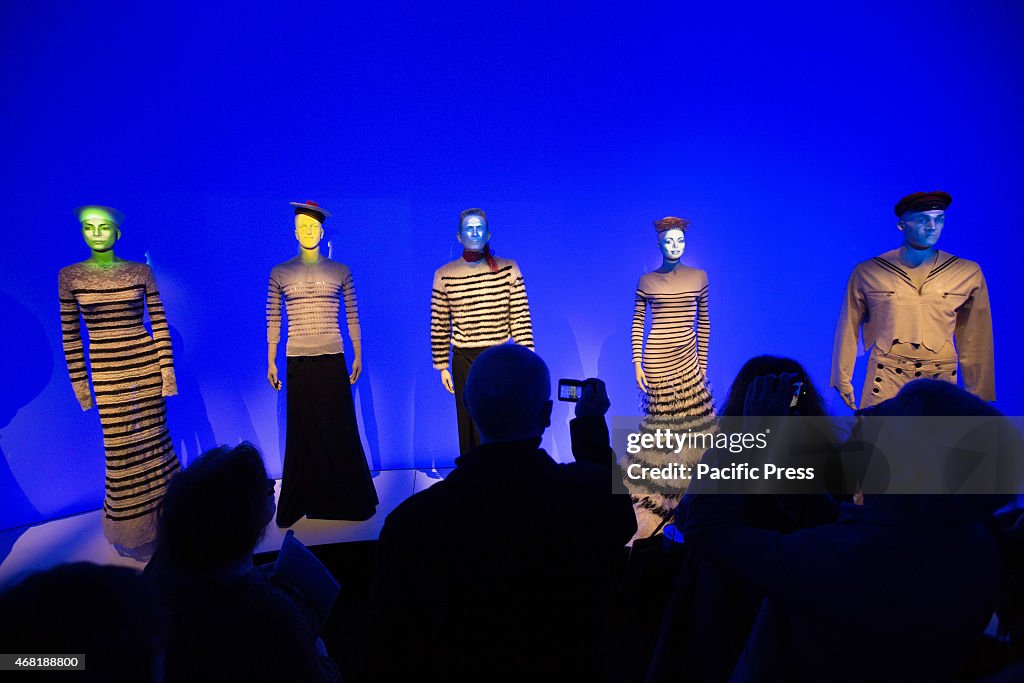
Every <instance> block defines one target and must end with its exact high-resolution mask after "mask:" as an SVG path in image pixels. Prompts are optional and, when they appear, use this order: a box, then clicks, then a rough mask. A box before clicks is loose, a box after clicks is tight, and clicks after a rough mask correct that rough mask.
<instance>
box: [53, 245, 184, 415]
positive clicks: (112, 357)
mask: <svg viewBox="0 0 1024 683" xmlns="http://www.w3.org/2000/svg"><path fill="white" fill-rule="evenodd" d="M57 280H58V285H57V287H58V296H59V298H60V322H61V340H62V343H63V346H64V358H65V360H66V361H67V364H68V374H69V375H70V377H71V387H72V389H73V390H74V392H75V398H77V399H78V403H79V405H81V406H82V410H88V409H89V408H91V407H92V405H93V402H92V396H91V394H90V392H89V372H88V369H87V367H86V362H85V350H84V347H83V344H82V332H81V321H80V317H79V316H81V320H84V321H85V327H86V330H87V331H88V333H89V336H90V338H91V340H92V344H91V346H92V348H91V351H90V359H91V361H92V363H94V364H98V365H97V367H102V368H103V369H104V372H117V373H119V372H131V371H132V370H134V369H136V368H137V367H143V366H146V365H148V364H149V362H150V361H149V360H148V359H149V358H150V357H151V356H150V354H151V353H152V350H153V349H154V348H155V350H156V357H157V360H158V362H159V366H160V380H159V381H160V382H161V383H162V391H161V393H162V394H163V395H164V396H174V395H175V394H177V393H178V387H177V383H176V381H175V377H174V360H173V356H172V352H171V333H170V329H169V328H168V327H167V316H166V314H165V313H164V305H163V302H161V301H160V290H159V289H157V286H156V278H154V277H153V271H152V269H150V267H149V266H147V265H146V264H145V263H135V262H133V261H122V262H120V263H117V264H115V265H113V266H112V267H110V268H98V267H95V266H91V265H88V264H86V263H75V264H73V265H70V266H67V267H66V268H62V269H61V271H60V273H59V275H58V277H57ZM144 309H145V310H148V311H149V324H150V327H151V328H152V331H153V332H152V336H151V335H150V334H149V333H148V332H147V331H146V328H145V327H144V326H143V313H144ZM107 366H110V367H109V368H108V367H107ZM94 370H96V371H97V372H99V370H98V369H96V368H94Z"/></svg>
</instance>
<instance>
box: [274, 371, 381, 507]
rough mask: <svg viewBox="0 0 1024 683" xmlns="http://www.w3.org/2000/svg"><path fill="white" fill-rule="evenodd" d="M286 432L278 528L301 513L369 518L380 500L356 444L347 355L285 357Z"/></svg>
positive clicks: (354, 415) (360, 444)
mask: <svg viewBox="0 0 1024 683" xmlns="http://www.w3.org/2000/svg"><path fill="white" fill-rule="evenodd" d="M287 372H288V396H287V411H288V417H287V427H286V429H287V434H286V437H285V453H284V474H283V476H282V479H281V497H280V499H279V500H278V504H277V525H278V526H281V527H288V526H291V525H293V524H295V522H297V521H298V520H299V519H300V518H301V517H302V516H303V515H306V516H307V517H311V518H316V519H349V520H363V519H369V518H370V517H372V516H373V514H374V512H375V511H376V506H377V503H378V502H379V500H378V499H377V490H376V488H374V486H373V479H372V478H371V476H370V468H369V467H368V466H367V464H366V454H365V453H364V452H363V445H362V443H361V442H360V440H359V427H358V424H357V423H356V411H355V405H354V404H353V402H352V387H351V385H350V384H349V381H348V370H347V368H346V367H345V356H344V355H343V354H340V353H336V354H330V355H324V356H291V357H289V358H288V366H287Z"/></svg>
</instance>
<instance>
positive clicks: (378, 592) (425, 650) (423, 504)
mask: <svg viewBox="0 0 1024 683" xmlns="http://www.w3.org/2000/svg"><path fill="white" fill-rule="evenodd" d="M550 397H551V377H550V375H549V373H548V368H547V366H546V365H545V364H544V361H543V360H541V358H540V357H539V356H538V355H536V354H535V353H533V352H532V351H530V350H528V349H526V348H524V347H522V346H517V345H512V344H507V345H502V346H498V347H496V348H493V349H490V350H488V351H486V352H484V353H483V354H481V355H480V356H479V357H478V358H477V359H476V360H475V361H474V363H473V367H472V369H471V370H470V373H469V377H468V379H467V383H466V389H465V401H466V407H467V409H468V411H469V414H470V416H471V417H472V419H473V421H474V423H475V424H476V426H477V428H478V429H479V431H480V435H481V441H482V445H481V446H479V447H477V448H475V449H473V450H472V451H469V452H467V453H465V454H463V455H462V456H460V457H459V458H457V459H456V461H455V465H456V467H455V470H454V471H453V472H451V473H450V474H449V475H448V476H447V478H445V479H444V480H443V481H440V482H438V483H436V484H434V485H433V486H432V487H431V488H429V489H427V490H425V491H421V492H419V493H417V494H415V495H413V496H412V497H411V498H409V499H408V500H406V501H405V502H403V503H402V504H401V505H400V506H399V507H398V508H396V509H395V511H394V512H392V513H391V514H390V515H388V517H387V520H386V521H385V523H384V528H383V530H382V532H381V535H380V540H379V543H378V560H377V575H376V581H375V586H374V595H373V599H372V605H373V607H372V610H373V613H374V617H375V625H374V626H375V628H374V640H375V647H374V650H373V652H374V656H373V660H374V666H373V669H372V676H373V679H374V680H444V681H487V680H521V681H528V680H536V681H552V680H600V679H601V674H602V670H603V668H604V667H603V662H604V661H605V659H604V658H605V657H607V656H608V654H609V648H608V647H607V644H608V641H607V635H608V628H607V627H608V615H609V605H610V602H611V599H612V595H613V582H614V579H613V572H614V564H615V562H616V560H617V559H619V558H620V557H621V554H622V552H623V547H624V545H625V543H626V542H627V541H628V540H629V539H630V537H631V536H632V534H633V533H634V532H635V530H636V518H635V515H634V513H633V508H632V505H631V503H630V499H629V497H628V496H626V495H613V494H612V493H611V491H612V488H611V487H612V463H613V462H614V454H613V453H612V452H611V448H610V447H609V440H608V429H607V425H606V424H605V421H604V417H603V416H604V413H605V412H606V411H607V409H608V406H609V403H608V399H607V395H606V393H605V390H604V384H603V383H602V382H600V381H599V380H592V381H591V382H589V383H588V385H587V387H586V388H585V389H584V392H583V396H582V400H580V401H579V403H578V404H577V405H576V415H577V417H576V418H575V419H574V420H572V422H571V424H570V428H571V434H572V445H573V455H574V457H575V460H576V462H574V463H570V464H558V463H556V462H555V461H554V460H552V458H551V457H550V456H549V455H548V454H547V453H545V452H544V451H543V450H541V449H540V448H539V446H540V442H541V436H542V434H543V433H544V430H545V429H546V428H547V427H548V426H549V425H550V422H551V420H550V418H551V410H552V402H551V398H550Z"/></svg>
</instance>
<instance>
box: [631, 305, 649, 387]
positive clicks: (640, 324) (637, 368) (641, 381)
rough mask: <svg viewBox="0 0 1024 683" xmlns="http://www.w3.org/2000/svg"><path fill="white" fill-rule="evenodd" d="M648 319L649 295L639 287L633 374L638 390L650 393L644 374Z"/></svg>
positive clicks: (634, 314)
mask: <svg viewBox="0 0 1024 683" xmlns="http://www.w3.org/2000/svg"><path fill="white" fill-rule="evenodd" d="M646 317H647V295H646V294H644V292H643V291H642V290H641V289H640V287H639V286H637V290H636V298H635V299H634V300H633V331H632V335H631V342H632V345H633V374H634V375H635V377H636V386H637V388H638V389H639V390H640V391H642V392H644V393H650V391H649V387H648V385H647V376H646V375H645V374H644V366H643V357H644V320H645V319H646Z"/></svg>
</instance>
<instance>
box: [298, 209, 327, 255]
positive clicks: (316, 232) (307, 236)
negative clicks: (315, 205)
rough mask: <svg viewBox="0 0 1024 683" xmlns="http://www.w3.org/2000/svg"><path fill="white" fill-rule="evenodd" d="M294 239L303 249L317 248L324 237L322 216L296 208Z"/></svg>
mask: <svg viewBox="0 0 1024 683" xmlns="http://www.w3.org/2000/svg"><path fill="white" fill-rule="evenodd" d="M295 239H297V240H298V241H299V246H301V247H302V248H303V249H309V250H311V251H312V250H313V249H319V248H320V242H321V241H323V239H324V226H323V219H322V217H320V216H318V215H317V214H315V213H313V212H312V211H305V210H302V209H298V210H296V211H295Z"/></svg>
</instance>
